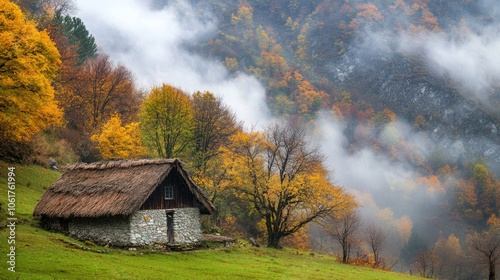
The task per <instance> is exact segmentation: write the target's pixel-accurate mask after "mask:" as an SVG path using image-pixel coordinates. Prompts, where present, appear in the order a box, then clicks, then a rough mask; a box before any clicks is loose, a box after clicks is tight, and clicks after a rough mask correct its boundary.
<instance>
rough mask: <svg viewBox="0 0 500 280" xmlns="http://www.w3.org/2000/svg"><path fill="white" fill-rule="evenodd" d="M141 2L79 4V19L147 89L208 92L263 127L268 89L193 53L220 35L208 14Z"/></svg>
mask: <svg viewBox="0 0 500 280" xmlns="http://www.w3.org/2000/svg"><path fill="white" fill-rule="evenodd" d="M149 4H150V3H149V2H147V1H139V0H109V1H105V2H102V1H97V0H78V1H77V5H78V14H77V16H78V17H80V18H82V20H83V21H84V22H85V24H86V27H87V29H88V30H89V31H90V33H91V34H92V35H93V36H94V37H95V38H96V42H97V44H98V46H99V47H100V48H101V51H102V52H104V53H106V54H108V55H109V56H110V57H111V58H112V59H113V60H114V61H116V62H119V63H121V64H123V65H124V66H126V67H127V68H128V69H130V70H131V71H132V73H133V74H134V77H135V81H136V83H137V85H138V86H139V87H141V88H144V89H149V88H151V87H152V86H156V85H160V84H162V83H168V84H171V85H174V86H176V87H179V88H181V89H183V90H185V91H187V92H194V91H198V90H199V91H205V90H209V91H211V92H213V93H214V94H216V95H220V96H222V99H223V101H224V102H225V103H226V104H227V105H228V106H229V107H230V108H231V109H232V110H233V111H234V112H235V113H236V114H237V116H238V117H239V119H241V120H243V121H244V122H245V125H246V126H247V127H251V126H256V127H262V126H264V125H266V124H267V122H268V119H269V109H268V108H267V105H266V99H265V89H264V87H263V86H262V85H261V84H260V83H259V82H258V81H257V79H256V78H254V77H252V76H249V75H246V74H244V73H236V74H234V73H229V72H228V70H227V69H226V68H225V67H224V65H223V64H221V63H220V62H218V61H214V60H211V59H208V58H204V57H201V56H200V55H197V54H194V53H192V52H190V51H189V50H188V49H189V46H193V45H195V44H199V43H202V42H205V41H206V39H207V38H208V37H209V36H211V35H213V33H214V32H215V31H216V25H217V22H216V21H215V19H214V18H213V17H212V16H211V15H210V14H200V11H198V10H196V9H195V8H194V7H192V6H191V5H190V4H188V2H186V1H169V2H168V5H166V6H165V7H163V8H162V9H153V8H151V6H150V5H149Z"/></svg>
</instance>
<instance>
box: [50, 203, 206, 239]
mask: <svg viewBox="0 0 500 280" xmlns="http://www.w3.org/2000/svg"><path fill="white" fill-rule="evenodd" d="M172 210H173V222H174V223H173V227H174V229H173V231H174V238H173V240H174V243H185V244H189V243H196V242H198V241H199V240H200V239H201V224H200V210H199V209H198V208H175V209H172ZM43 224H44V227H45V228H48V229H51V230H56V231H60V230H61V226H60V220H59V219H49V218H47V219H45V220H44V223H43ZM167 230H168V229H167V214H166V210H165V209H160V210H139V211H136V212H134V213H133V214H132V215H131V216H129V217H124V216H112V217H102V218H72V219H70V220H69V232H68V234H69V235H70V236H72V237H74V238H76V239H79V240H90V241H92V242H94V243H97V244H101V245H107V244H110V245H113V246H147V245H152V244H166V243H168V233H167Z"/></svg>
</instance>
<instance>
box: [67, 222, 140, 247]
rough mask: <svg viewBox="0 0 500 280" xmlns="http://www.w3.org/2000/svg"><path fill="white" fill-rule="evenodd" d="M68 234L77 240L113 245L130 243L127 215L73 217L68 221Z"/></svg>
mask: <svg viewBox="0 0 500 280" xmlns="http://www.w3.org/2000/svg"><path fill="white" fill-rule="evenodd" d="M69 235H70V236H72V237H75V238H76V239H79V240H90V241H92V242H94V243H97V244H101V245H107V244H111V245H114V246H128V245H130V225H129V219H128V217H124V216H112V217H101V218H97V219H96V218H73V219H71V220H70V222H69Z"/></svg>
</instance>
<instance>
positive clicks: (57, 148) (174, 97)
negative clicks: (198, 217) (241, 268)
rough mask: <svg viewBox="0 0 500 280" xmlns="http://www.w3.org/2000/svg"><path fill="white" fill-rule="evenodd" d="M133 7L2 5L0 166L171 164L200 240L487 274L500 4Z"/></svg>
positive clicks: (294, 2) (499, 234) (499, 153)
mask: <svg viewBox="0 0 500 280" xmlns="http://www.w3.org/2000/svg"><path fill="white" fill-rule="evenodd" d="M125 2H126V3H125V4H124V5H123V6H124V7H126V6H130V7H134V8H135V13H136V14H134V13H132V12H130V11H129V12H130V14H124V15H122V17H119V15H121V13H120V11H121V10H120V8H119V7H118V6H116V5H115V6H113V4H107V5H104V6H103V7H102V8H101V9H97V8H92V7H91V6H92V3H90V2H89V3H90V4H86V3H84V2H82V1H76V2H74V1H71V0H43V1H35V0H18V1H7V0H0V12H1V14H0V90H1V96H0V108H2V110H1V112H0V128H1V129H0V159H1V160H5V161H12V162H20V163H37V164H40V165H45V166H47V165H48V163H49V159H54V160H56V161H57V162H58V164H59V165H60V166H64V165H65V164H69V163H75V162H78V161H84V162H93V161H99V160H110V159H126V158H150V157H162V158H174V157H178V158H181V159H182V160H183V161H184V162H185V164H186V166H187V168H188V169H189V170H190V173H191V174H192V175H193V177H194V179H195V181H196V182H197V184H199V185H200V186H201V187H203V188H204V190H205V192H206V193H207V195H208V196H209V197H210V199H211V200H212V202H213V203H214V204H215V205H216V206H217V207H218V210H219V211H218V213H217V215H216V216H214V217H213V218H212V219H211V220H207V221H206V225H205V226H206V228H207V230H209V231H219V232H223V233H226V234H233V235H241V236H246V237H255V238H257V239H258V240H261V241H263V242H267V244H268V245H269V246H270V247H281V246H291V247H295V248H299V249H304V250H313V251H317V252H327V253H332V252H335V253H338V254H339V255H340V259H342V261H344V262H351V263H355V264H360V265H369V266H378V267H380V268H385V269H393V270H398V271H406V272H408V271H410V270H411V271H413V272H414V273H415V271H418V273H419V274H420V275H422V276H424V277H436V278H439V279H475V278H477V277H479V276H478V275H481V277H483V275H484V277H486V275H487V274H488V273H490V274H489V276H490V277H491V271H492V267H493V268H494V267H495V266H496V265H497V263H498V261H499V258H500V231H499V228H500V220H499V218H498V215H499V214H500V213H499V209H500V208H499V206H500V181H499V180H498V176H500V162H499V159H500V134H499V133H498V128H499V126H500V91H499V82H500V67H499V65H500V60H499V59H498V55H497V54H496V53H497V49H498V46H499V45H500V40H499V39H498V38H500V36H498V35H500V34H499V33H500V28H499V27H500V15H499V14H498V11H499V8H500V5H499V4H497V3H496V2H495V1H492V0H491V1H490V0H472V1H471V0H460V1H447V0H440V1H430V0H391V1H378V0H368V1H361V0H337V1H332V0H314V1H299V0H289V1H278V0H272V1H262V0H241V1H233V2H231V1H229V2H228V1H218V0H210V1H197V0H191V1H169V0H154V1H153V0H151V1H148V2H144V3H139V2H137V1H132V0H131V1H125ZM93 5H94V7H95V5H96V4H95V3H93ZM108 5H109V6H108ZM110 10H113V11H115V13H116V15H117V16H115V15H113V16H106V14H107V13H108V12H109V11H110ZM131 10H134V9H131ZM134 18H137V19H138V20H137V21H135V22H134V20H131V19H134ZM141 19H144V25H142V24H141V23H140V21H141ZM145 19H148V20H145ZM129 22H132V23H129ZM94 36H95V37H94ZM259 94H260V95H259ZM493 271H494V269H493Z"/></svg>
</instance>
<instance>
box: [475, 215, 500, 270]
mask: <svg viewBox="0 0 500 280" xmlns="http://www.w3.org/2000/svg"><path fill="white" fill-rule="evenodd" d="M491 220H492V219H490V220H489V221H491ZM493 220H496V219H493ZM467 244H468V246H469V248H470V249H471V251H472V253H473V254H474V256H475V258H474V259H476V260H478V261H480V262H481V263H482V264H484V265H486V266H487V267H488V279H489V280H495V279H496V266H497V264H498V262H499V260H500V224H499V223H498V220H496V221H491V222H490V227H489V229H487V230H485V231H483V232H481V233H478V232H472V233H470V234H468V235H467Z"/></svg>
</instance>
